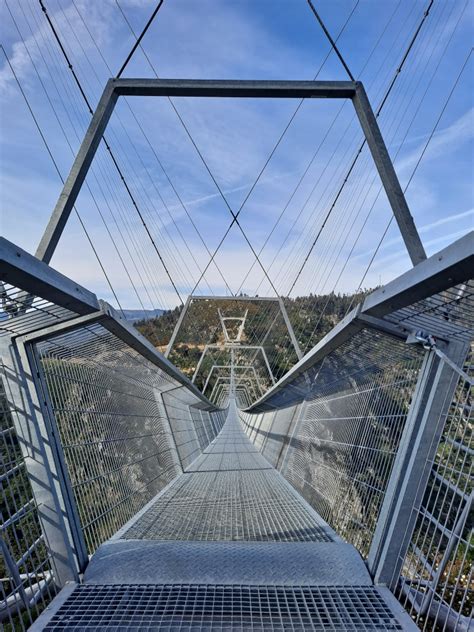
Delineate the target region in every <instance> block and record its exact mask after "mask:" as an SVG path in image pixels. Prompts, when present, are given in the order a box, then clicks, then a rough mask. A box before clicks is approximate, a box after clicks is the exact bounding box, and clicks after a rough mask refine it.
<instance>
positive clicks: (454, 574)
mask: <svg viewBox="0 0 474 632" xmlns="http://www.w3.org/2000/svg"><path fill="white" fill-rule="evenodd" d="M473 359H474V354H473V350H472V349H471V352H470V353H469V354H468V357H467V358H466V362H465V366H464V370H465V372H466V373H467V374H468V375H470V376H471V377H472V376H473V375H474V367H473V365H472V362H473ZM472 405H473V390H472V386H470V384H469V383H468V382H467V381H466V380H465V379H464V378H463V377H460V378H459V381H458V384H457V388H456V392H455V395H454V398H453V401H452V403H451V406H450V408H449V412H448V415H447V417H446V421H445V423H444V428H443V432H442V436H441V440H440V442H439V445H438V447H437V450H436V451H435V456H434V459H433V460H432V462H429V463H427V465H428V466H429V467H430V475H429V479H428V485H427V487H426V490H425V493H424V496H423V501H422V503H421V506H420V507H419V508H417V509H416V510H415V512H416V523H415V530H414V533H413V536H412V538H411V542H410V545H409V549H408V552H407V554H406V556H405V559H404V562H403V567H402V572H401V578H400V579H401V581H400V585H401V590H400V595H399V598H400V600H401V602H402V604H403V605H404V606H405V608H406V609H407V610H408V611H409V612H410V614H411V615H412V616H413V618H414V619H415V621H416V623H417V624H418V626H419V627H420V629H422V630H426V631H428V630H429V631H430V632H431V631H433V632H439V631H442V630H443V631H444V630H448V631H451V630H470V629H472V626H473V625H474V622H473V606H474V577H473V563H474V531H473V528H474V506H473V495H474V494H473V490H474V478H473V471H472V469H473V457H474V424H473V420H474V419H473V414H472Z"/></svg>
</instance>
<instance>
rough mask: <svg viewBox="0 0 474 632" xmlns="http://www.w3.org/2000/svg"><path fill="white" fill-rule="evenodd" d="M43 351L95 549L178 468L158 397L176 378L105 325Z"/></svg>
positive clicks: (43, 346)
mask: <svg viewBox="0 0 474 632" xmlns="http://www.w3.org/2000/svg"><path fill="white" fill-rule="evenodd" d="M37 354H38V359H39V364H40V366H41V369H42V372H43V375H44V381H45V384H46V386H47V392H48V396H49V400H50V406H51V410H52V413H53V415H54V420H55V423H56V424H57V427H58V430H59V434H60V437H61V444H62V449H63V452H64V457H65V461H66V464H67V467H68V472H69V477H70V480H71V484H72V488H73V491H74V496H75V499H76V502H77V506H78V509H79V513H80V519H81V525H82V529H83V533H84V537H85V540H86V544H87V547H88V549H89V551H90V552H92V551H94V550H95V549H96V548H97V546H98V545H99V544H100V543H101V542H103V541H104V540H105V539H107V538H108V537H110V536H111V535H112V534H113V533H114V532H115V531H116V530H117V529H118V528H119V527H121V526H122V525H123V524H124V523H125V522H126V521H127V520H128V519H129V518H131V517H132V516H133V515H134V514H135V513H136V512H137V511H138V510H139V509H141V507H143V505H144V504H145V503H146V502H147V501H148V500H150V498H152V497H153V496H154V495H155V494H156V493H157V492H158V491H160V489H162V488H163V487H164V486H165V485H166V484H167V483H168V482H169V481H170V480H172V479H173V478H174V477H175V476H176V474H177V473H178V471H179V470H178V465H177V462H176V456H175V454H174V450H173V442H172V437H171V433H170V430H169V426H168V422H167V420H166V414H165V411H164V408H163V405H162V403H161V402H160V399H159V393H160V392H161V390H162V389H163V388H165V387H166V386H167V387H168V388H169V387H170V386H171V387H172V386H173V385H174V384H173V382H172V381H171V379H170V378H168V377H167V376H166V375H165V374H164V373H163V372H162V371H160V370H159V369H158V368H157V367H156V366H155V365H153V364H152V363H151V362H149V361H148V360H146V359H145V358H143V357H142V356H141V355H140V354H139V353H138V352H137V351H134V350H133V349H131V348H130V347H128V346H127V345H126V344H125V343H124V342H123V341H122V340H120V339H119V338H118V337H117V336H115V335H113V334H111V333H110V332H108V331H107V330H106V329H105V328H104V327H103V326H102V325H100V324H95V325H92V326H88V327H85V328H81V329H79V330H76V331H72V332H69V333H66V334H63V335H58V336H56V337H54V338H50V339H48V340H46V341H43V342H41V343H39V344H38V345H37Z"/></svg>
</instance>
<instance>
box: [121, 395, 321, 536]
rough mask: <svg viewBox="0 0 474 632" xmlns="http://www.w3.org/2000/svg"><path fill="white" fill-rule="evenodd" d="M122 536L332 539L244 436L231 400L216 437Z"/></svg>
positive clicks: (315, 517)
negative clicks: (225, 417)
mask: <svg viewBox="0 0 474 632" xmlns="http://www.w3.org/2000/svg"><path fill="white" fill-rule="evenodd" d="M189 469H190V470H191V471H190V472H188V473H185V474H183V475H181V476H180V477H178V479H177V480H176V481H175V482H174V483H173V484H172V485H171V486H170V487H169V488H167V489H166V490H165V491H164V492H163V493H162V494H160V495H159V496H158V498H157V500H156V502H155V503H154V504H153V505H152V506H151V507H150V509H148V511H146V512H145V513H144V514H142V515H141V516H140V517H139V518H138V520H137V521H136V522H135V523H134V524H133V525H132V526H131V527H130V529H128V530H127V531H126V532H125V534H124V536H123V537H124V538H125V539H132V538H140V539H149V540H208V541H210V540H243V541H273V542H295V541H303V542H304V541H313V542H314V541H326V542H328V541H331V540H332V536H331V535H330V530H329V529H328V527H327V525H326V524H325V523H324V522H323V521H322V520H321V519H319V517H318V516H317V514H315V513H314V512H313V511H312V510H311V509H310V508H309V507H308V506H307V505H306V504H305V503H304V502H302V500H301V498H298V496H297V495H296V494H295V493H294V492H293V491H292V490H291V489H290V487H289V486H288V484H287V483H286V482H285V480H284V479H283V477H282V476H281V475H280V474H279V473H278V472H277V471H276V470H274V469H273V468H272V467H271V466H270V465H269V463H268V462H267V461H266V459H264V458H263V457H262V456H261V455H260V454H258V453H256V452H255V447H254V446H253V445H252V443H251V442H250V441H249V439H248V438H247V437H246V435H245V433H244V432H243V430H242V428H241V425H240V423H239V421H238V417H237V413H236V411H235V406H233V407H232V409H231V410H230V412H229V415H228V418H227V421H226V423H225V425H224V427H223V430H222V432H221V433H220V434H219V436H218V437H217V439H216V440H215V441H214V442H213V443H212V444H211V445H210V446H209V447H208V448H207V450H206V453H205V454H203V455H202V457H200V458H199V459H198V460H197V461H195V462H194V463H193V464H192V465H191V467H190V468H189Z"/></svg>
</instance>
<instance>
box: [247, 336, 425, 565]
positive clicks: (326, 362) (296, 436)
mask: <svg viewBox="0 0 474 632" xmlns="http://www.w3.org/2000/svg"><path fill="white" fill-rule="evenodd" d="M422 361H423V352H422V351H420V349H419V348H417V347H410V346H407V345H406V344H405V343H404V342H403V341H400V340H397V339H395V338H393V337H390V336H387V335H384V334H382V333H380V332H375V331H371V330H368V329H363V330H362V331H360V332H359V333H357V334H356V335H355V336H353V337H352V338H351V339H350V340H348V341H347V342H346V343H344V344H343V345H341V346H340V347H338V348H337V349H335V350H334V351H332V352H331V353H329V354H328V355H327V356H326V357H325V358H324V359H323V360H322V362H320V363H317V364H316V365H315V366H314V367H312V368H311V369H310V370H309V371H308V372H307V373H306V374H305V380H306V383H307V385H308V386H307V394H306V398H305V403H304V406H303V408H302V410H301V411H300V414H299V416H298V418H297V420H295V426H294V428H293V431H292V433H291V438H290V439H289V441H288V442H287V445H286V448H285V454H284V457H283V460H282V461H281V463H280V470H281V473H282V474H283V475H284V476H285V477H286V478H287V479H288V481H289V482H290V483H291V484H292V485H293V487H295V489H296V490H297V491H299V492H300V493H301V495H302V496H303V497H304V498H305V499H306V500H307V501H308V502H309V503H310V504H311V505H312V507H314V508H315V509H316V511H317V512H318V513H319V514H320V515H321V517H322V518H323V519H324V520H326V522H328V523H329V524H330V526H331V527H333V529H335V530H336V531H337V532H338V533H339V534H340V535H341V536H342V537H344V539H346V540H347V541H348V542H351V543H352V544H353V545H354V546H355V547H356V548H357V549H358V550H359V551H360V552H361V554H362V555H363V556H364V557H367V555H368V552H369V549H370V545H371V542H372V536H373V534H374V531H375V528H376V525H377V519H378V516H379V512H380V508H381V505H382V502H383V500H384V496H385V491H386V488H387V484H388V480H389V477H390V473H391V470H392V466H393V462H394V458H395V455H396V453H397V450H398V446H399V443H400V438H401V436H402V433H403V429H404V425H405V421H406V417H407V414H408V411H409V407H410V402H411V398H412V395H413V391H414V388H415V385H416V382H417V378H418V374H419V370H420V367H421V364H422ZM277 414H278V413H277ZM265 415H266V416H269V417H270V419H269V422H270V423H269V425H268V427H267V428H266V429H265V430H263V428H262V426H260V429H259V430H258V434H259V435H260V438H257V437H258V434H257V436H256V437H254V441H255V443H256V445H259V444H260V445H261V443H262V441H263V435H264V434H265V435H266V436H267V437H268V438H269V439H270V440H275V436H274V435H277V437H279V441H280V445H281V448H283V442H284V435H283V434H282V433H281V432H280V433H278V432H275V429H274V428H273V424H272V422H273V417H274V416H275V413H265ZM246 423H247V426H249V425H250V424H251V421H250V417H247V419H246ZM262 423H264V422H263V420H260V424H262ZM267 449H270V447H268V448H267ZM273 450H274V452H275V447H273ZM263 453H264V454H265V453H266V449H265V448H264V449H263ZM276 453H278V450H277V451H276Z"/></svg>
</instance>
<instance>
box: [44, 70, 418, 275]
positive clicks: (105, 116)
mask: <svg viewBox="0 0 474 632" xmlns="http://www.w3.org/2000/svg"><path fill="white" fill-rule="evenodd" d="M120 95H122V96H150V97H151V96H153V97H159V96H167V97H170V96H179V97H214V98H215V97H233V98H235V97H238V98H242V97H243V98H292V99H294V98H297V99H308V98H309V99H351V100H352V101H353V104H354V107H355V110H356V112H357V115H358V117H359V120H360V123H361V125H362V129H363V131H364V134H365V137H366V139H367V143H368V146H369V149H370V151H371V153H372V156H373V159H374V161H375V164H376V167H377V169H378V172H379V174H380V177H381V179H382V184H383V186H384V188H385V190H386V193H387V196H388V199H389V201H390V204H391V207H392V210H393V213H394V215H395V218H396V220H397V223H398V225H399V227H400V230H401V232H402V237H403V240H404V241H405V244H406V246H407V249H408V252H409V255H410V257H411V259H412V262H413V263H414V264H417V263H419V262H420V261H422V260H423V259H425V258H426V255H425V252H424V249H423V245H422V243H421V240H420V237H419V235H418V233H417V231H416V227H415V224H414V222H413V218H412V217H411V214H410V211H409V209H408V205H407V203H406V200H405V197H404V194H403V191H402V190H401V187H400V183H399V182H398V178H397V175H396V173H395V170H394V168H393V165H392V162H391V160H390V156H389V154H388V151H387V148H386V147H385V143H384V141H383V138H382V135H381V133H380V129H379V127H378V124H377V119H376V118H375V115H374V113H373V111H372V108H371V106H370V103H369V100H368V98H367V95H366V93H365V90H364V87H363V85H362V84H361V83H360V82H353V81H238V80H237V81H228V80H192V79H109V81H108V82H107V84H106V87H105V90H104V92H103V94H102V97H101V99H100V101H99V105H98V106H97V109H96V111H95V112H94V115H93V117H92V120H91V122H90V125H89V128H88V130H87V132H86V135H85V138H84V140H83V142H82V144H81V147H80V149H79V152H78V154H77V156H76V159H75V161H74V164H73V166H72V168H71V171H70V173H69V176H68V178H67V180H66V182H65V184H64V187H63V190H62V193H61V195H60V196H59V200H58V202H57V204H56V207H55V209H54V211H53V214H52V216H51V218H50V221H49V223H48V226H47V227H46V230H45V233H44V235H43V237H42V239H41V242H40V244H39V246H38V249H37V251H36V256H37V257H38V258H39V259H42V260H43V261H45V262H49V261H50V260H51V257H52V255H53V253H54V250H55V248H56V246H57V244H58V241H59V238H60V236H61V233H62V231H63V230H64V227H65V225H66V222H67V220H68V218H69V215H70V213H71V211H72V209H73V207H74V204H75V202H76V199H77V196H78V194H79V191H80V189H81V187H82V184H83V182H84V180H85V177H86V175H87V171H88V169H89V167H90V165H91V163H92V160H93V158H94V154H95V152H96V151H97V148H98V146H99V143H100V141H101V139H102V135H103V133H104V131H105V128H106V126H107V124H108V121H109V119H110V116H111V114H112V112H113V109H114V107H115V104H116V102H117V99H118V97H119V96H120Z"/></svg>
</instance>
